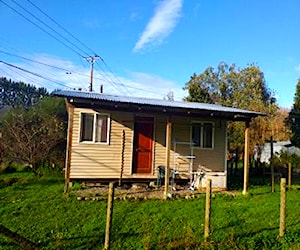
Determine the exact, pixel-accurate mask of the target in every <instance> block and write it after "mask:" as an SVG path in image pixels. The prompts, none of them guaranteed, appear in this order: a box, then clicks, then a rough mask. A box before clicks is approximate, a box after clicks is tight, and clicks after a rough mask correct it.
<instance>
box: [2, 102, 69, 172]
mask: <svg viewBox="0 0 300 250" xmlns="http://www.w3.org/2000/svg"><path fill="white" fill-rule="evenodd" d="M66 120H67V119H66V110H65V106H64V101H63V99H61V98H54V97H45V98H43V99H42V100H41V101H39V102H38V103H37V104H35V105H33V106H31V107H29V108H24V107H19V108H15V109H12V110H10V112H6V113H5V114H4V116H3V117H2V126H1V132H2V139H1V144H2V148H3V150H4V156H5V157H6V158H8V159H10V160H16V161H20V162H23V163H27V164H29V166H30V167H32V170H33V171H34V172H37V170H38V166H39V165H40V164H41V163H43V162H44V161H45V160H47V159H49V157H50V156H51V154H52V153H53V150H54V149H55V148H57V147H59V146H60V145H62V144H63V145H64V146H65V142H66V125H67V122H66ZM61 154H62V155H64V151H62V152H61ZM62 157H63V156H62Z"/></svg>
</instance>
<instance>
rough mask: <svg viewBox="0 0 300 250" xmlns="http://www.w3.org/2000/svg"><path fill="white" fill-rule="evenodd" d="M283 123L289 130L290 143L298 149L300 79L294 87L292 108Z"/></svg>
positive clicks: (299, 145)
mask: <svg viewBox="0 0 300 250" xmlns="http://www.w3.org/2000/svg"><path fill="white" fill-rule="evenodd" d="M285 122H286V124H287V126H288V127H289V128H290V130H291V143H292V144H293V145H294V146H296V147H300V79H298V83H297V86H296V93H295V96H294V104H293V107H292V109H291V111H290V112H289V115H288V117H287V119H286V120H285Z"/></svg>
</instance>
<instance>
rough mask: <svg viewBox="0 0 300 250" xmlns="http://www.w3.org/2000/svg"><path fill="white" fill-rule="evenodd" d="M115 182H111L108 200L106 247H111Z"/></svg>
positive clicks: (106, 249) (106, 248)
mask: <svg viewBox="0 0 300 250" xmlns="http://www.w3.org/2000/svg"><path fill="white" fill-rule="evenodd" d="M114 193H115V183H114V182H110V183H109V190H108V200H107V215H106V229H105V243H104V249H105V250H108V249H109V248H110V234H111V223H112V214H113V203H114Z"/></svg>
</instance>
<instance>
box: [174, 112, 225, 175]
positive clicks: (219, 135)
mask: <svg viewBox="0 0 300 250" xmlns="http://www.w3.org/2000/svg"><path fill="white" fill-rule="evenodd" d="M192 121H208V122H210V121H211V122H214V148H213V149H202V148H194V149H193V154H194V155H195V159H194V162H193V168H194V170H196V169H197V168H198V166H199V165H202V166H204V167H206V168H208V169H210V170H211V171H216V172H223V171H224V170H225V166H224V159H225V144H226V142H225V139H226V137H225V134H226V122H225V121H220V120H213V119H211V120H207V119H206V120H201V119H190V118H180V117H173V118H172V123H173V134H172V136H173V140H172V142H173V145H172V149H174V140H175V141H177V142H187V143H188V142H190V140H191V123H192ZM173 153H174V152H173ZM176 153H179V154H181V155H183V156H186V155H189V154H190V146H189V145H184V144H180V143H179V144H176ZM176 158H177V157H176V156H175V157H174V156H173V161H174V164H175V159H176ZM178 161H179V162H181V163H182V164H179V166H180V169H179V170H184V168H185V169H187V168H188V162H189V161H188V160H187V159H184V157H180V159H178V160H177V162H178Z"/></svg>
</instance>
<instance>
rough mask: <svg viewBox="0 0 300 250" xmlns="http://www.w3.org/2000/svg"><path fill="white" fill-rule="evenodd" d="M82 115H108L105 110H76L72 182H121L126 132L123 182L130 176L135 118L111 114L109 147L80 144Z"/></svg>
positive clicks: (131, 115) (107, 145)
mask: <svg viewBox="0 0 300 250" xmlns="http://www.w3.org/2000/svg"><path fill="white" fill-rule="evenodd" d="M81 112H99V113H108V112H107V111H105V110H99V109H97V110H93V109H79V108H75V110H74V123H73V138H72V156H71V172H70V178H119V176H120V171H121V155H122V135H123V130H124V131H125V149H124V170H123V178H126V177H130V176H131V162H132V145H133V124H134V121H133V114H132V113H124V112H122V113H120V112H109V114H110V138H109V144H98V143H82V142H79V136H80V135H79V133H80V114H81Z"/></svg>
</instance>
